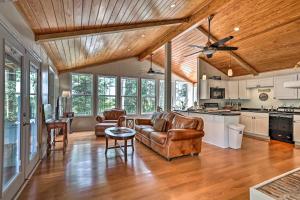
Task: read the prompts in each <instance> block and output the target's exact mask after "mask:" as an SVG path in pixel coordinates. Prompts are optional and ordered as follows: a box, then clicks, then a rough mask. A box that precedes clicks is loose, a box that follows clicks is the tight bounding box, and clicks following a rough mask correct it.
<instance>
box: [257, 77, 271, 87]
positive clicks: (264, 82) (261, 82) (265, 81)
mask: <svg viewBox="0 0 300 200" xmlns="http://www.w3.org/2000/svg"><path fill="white" fill-rule="evenodd" d="M258 87H274V78H273V77H269V78H261V79H258Z"/></svg>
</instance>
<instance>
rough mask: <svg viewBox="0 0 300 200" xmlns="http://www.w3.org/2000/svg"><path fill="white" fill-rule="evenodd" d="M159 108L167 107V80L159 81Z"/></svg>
mask: <svg viewBox="0 0 300 200" xmlns="http://www.w3.org/2000/svg"><path fill="white" fill-rule="evenodd" d="M158 106H159V107H161V108H162V109H164V107H165V80H159V99H158Z"/></svg>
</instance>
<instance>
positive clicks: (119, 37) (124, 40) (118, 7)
mask: <svg viewBox="0 0 300 200" xmlns="http://www.w3.org/2000/svg"><path fill="white" fill-rule="evenodd" d="M15 5H16V7H17V8H18V9H19V11H20V12H21V13H22V14H23V15H24V17H25V18H26V19H27V21H28V23H29V24H30V26H31V28H32V30H33V32H34V33H35V34H36V38H37V39H38V40H40V41H39V42H40V43H41V44H42V45H43V47H44V48H45V49H46V51H47V52H48V54H49V56H50V57H51V58H52V61H53V62H54V64H55V65H56V66H57V69H58V70H59V71H60V72H63V71H69V70H73V69H77V68H83V67H86V66H89V65H93V64H101V63H107V62H112V61H115V60H119V59H123V58H128V57H132V56H138V57H139V58H141V59H144V58H145V57H146V56H147V55H149V54H150V53H151V52H152V51H153V52H154V58H153V59H154V61H155V62H156V63H159V64H160V65H162V66H163V61H164V48H163V47H161V46H162V44H163V42H164V41H167V40H170V39H171V40H172V51H173V55H172V64H173V71H174V72H175V73H176V74H179V75H180V76H182V77H184V78H186V79H188V80H190V81H191V82H196V81H197V80H196V58H197V56H198V55H194V56H190V57H184V55H186V54H189V53H192V52H194V51H195V49H192V48H190V47H188V45H190V44H197V45H204V44H205V43H206V42H207V37H206V34H207V33H206V32H207V23H206V20H203V19H205V18H206V17H207V16H208V15H209V14H212V13H214V14H215V17H214V19H213V21H212V35H213V37H214V38H215V39H221V38H224V37H226V36H229V35H233V36H234V39H233V40H232V41H231V42H230V43H229V45H231V46H238V47H239V49H238V50H237V51H235V52H234V56H232V58H231V67H232V69H233V71H234V75H235V76H239V75H245V74H251V73H256V72H258V73H259V72H265V71H270V70H277V69H285V68H291V67H293V66H294V65H295V64H296V63H297V62H299V60H300V1H299V0H285V1H282V0H243V1H240V0H218V1H216V0H172V1H170V0H131V1H130V0H84V1H83V0H18V1H16V2H15ZM173 5H175V6H173ZM214 6H215V7H214ZM206 10H208V11H207V13H206V12H205V11H206ZM194 16H196V17H194ZM198 20H199V21H198ZM195 22H197V23H198V24H196V25H195V26H191V25H193V24H195ZM147 24H149V25H147ZM120 25H121V27H120ZM122 25H126V26H124V27H125V28H124V27H123V26H122ZM130 25H132V27H139V28H135V29H133V28H132V27H131V28H130ZM114 26H118V27H119V29H115V27H114ZM198 26H200V28H197V27H198ZM141 27H144V28H141ZM234 27H239V29H240V30H239V31H237V32H236V31H234V30H233V28H234ZM105 28H106V29H105ZM122 28H124V29H125V30H121V29H122ZM126 28H128V29H132V30H126ZM89 30H92V32H91V33H89V32H82V31H89ZM112 30H113V31H112ZM93 31H94V32H93ZM98 32H99V33H98ZM104 32H105V33H104ZM61 33H66V34H67V35H61ZM160 47H161V48H160ZM206 60H207V61H208V62H209V63H211V64H212V65H213V66H214V67H216V68H217V69H219V70H220V71H222V72H224V73H226V71H227V69H228V65H229V60H230V56H229V54H228V53H227V52H217V53H215V54H214V56H213V58H211V59H209V60H208V59H206ZM120 67H121V66H120Z"/></svg>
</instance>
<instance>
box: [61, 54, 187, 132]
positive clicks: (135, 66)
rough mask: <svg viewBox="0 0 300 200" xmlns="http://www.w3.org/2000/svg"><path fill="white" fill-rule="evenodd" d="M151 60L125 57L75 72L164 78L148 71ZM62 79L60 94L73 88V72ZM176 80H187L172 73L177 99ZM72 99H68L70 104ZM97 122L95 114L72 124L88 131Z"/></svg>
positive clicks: (155, 68) (173, 93) (157, 69)
mask: <svg viewBox="0 0 300 200" xmlns="http://www.w3.org/2000/svg"><path fill="white" fill-rule="evenodd" d="M149 67H150V62H149V61H148V60H145V61H142V62H141V61H139V60H138V59H137V58H129V59H124V60H120V61H116V62H112V63H107V64H103V65H95V66H91V67H88V68H85V69H79V70H76V71H74V72H75V73H90V74H94V75H95V76H96V75H108V76H109V75H113V76H119V77H137V78H149V79H156V80H159V79H164V75H149V74H147V71H148V70H149ZM153 69H154V70H156V71H161V72H163V71H164V69H163V68H161V67H159V66H158V65H156V64H153ZM59 79H60V94H61V92H62V91H63V90H71V73H62V74H60V75H59ZM175 81H186V80H184V79H182V78H181V77H179V76H177V75H175V74H172V99H173V101H174V99H175ZM188 84H189V89H188V93H189V97H190V98H189V101H188V106H191V105H192V104H193V87H192V86H193V84H192V83H189V82H188ZM94 102H96V97H94ZM70 103H71V101H70V100H69V101H68V104H70ZM95 124H96V121H95V116H89V117H77V118H75V119H74V122H73V124H72V130H73V131H86V130H94V126H95Z"/></svg>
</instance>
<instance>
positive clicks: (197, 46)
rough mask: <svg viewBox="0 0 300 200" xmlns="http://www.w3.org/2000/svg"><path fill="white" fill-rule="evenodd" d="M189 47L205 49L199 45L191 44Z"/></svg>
mask: <svg viewBox="0 0 300 200" xmlns="http://www.w3.org/2000/svg"><path fill="white" fill-rule="evenodd" d="M189 47H193V48H199V49H203V48H204V47H205V46H199V45H194V44H191V45H189Z"/></svg>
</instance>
